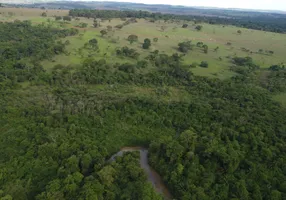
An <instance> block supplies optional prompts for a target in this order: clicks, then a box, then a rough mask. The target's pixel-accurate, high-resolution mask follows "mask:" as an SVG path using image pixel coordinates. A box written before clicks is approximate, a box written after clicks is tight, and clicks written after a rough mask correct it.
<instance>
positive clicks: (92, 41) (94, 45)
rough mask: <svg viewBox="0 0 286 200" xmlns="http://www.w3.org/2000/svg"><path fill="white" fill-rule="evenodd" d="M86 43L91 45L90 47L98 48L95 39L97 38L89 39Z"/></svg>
mask: <svg viewBox="0 0 286 200" xmlns="http://www.w3.org/2000/svg"><path fill="white" fill-rule="evenodd" d="M88 44H89V46H91V47H92V48H94V49H95V48H98V41H97V39H95V38H94V39H91V40H89V41H88Z"/></svg>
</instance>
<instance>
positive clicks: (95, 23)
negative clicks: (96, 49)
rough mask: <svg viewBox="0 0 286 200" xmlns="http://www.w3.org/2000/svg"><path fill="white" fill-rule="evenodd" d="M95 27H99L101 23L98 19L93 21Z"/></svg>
mask: <svg viewBox="0 0 286 200" xmlns="http://www.w3.org/2000/svg"><path fill="white" fill-rule="evenodd" d="M93 27H94V28H97V27H99V23H98V22H97V20H96V19H94V20H93Z"/></svg>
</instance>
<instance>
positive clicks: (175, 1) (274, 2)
mask: <svg viewBox="0 0 286 200" xmlns="http://www.w3.org/2000/svg"><path fill="white" fill-rule="evenodd" d="M102 1H104V0H102ZM105 1H120V2H135V3H145V4H170V5H184V6H204V7H219V8H244V9H245V8H246V9H260V10H283V11H286V0H105Z"/></svg>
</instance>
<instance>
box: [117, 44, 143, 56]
mask: <svg viewBox="0 0 286 200" xmlns="http://www.w3.org/2000/svg"><path fill="white" fill-rule="evenodd" d="M116 54H117V55H118V56H126V57H130V58H134V59H137V58H138V57H139V55H140V54H139V53H137V52H136V50H135V49H131V48H128V47H122V48H121V49H117V50H116Z"/></svg>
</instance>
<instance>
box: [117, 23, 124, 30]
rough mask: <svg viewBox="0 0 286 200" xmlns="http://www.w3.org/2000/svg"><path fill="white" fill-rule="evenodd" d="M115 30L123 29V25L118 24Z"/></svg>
mask: <svg viewBox="0 0 286 200" xmlns="http://www.w3.org/2000/svg"><path fill="white" fill-rule="evenodd" d="M115 28H117V29H122V28H123V25H122V24H118V25H116V26H115Z"/></svg>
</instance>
